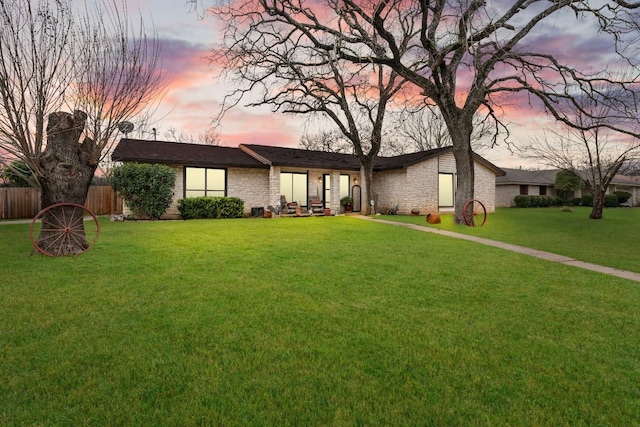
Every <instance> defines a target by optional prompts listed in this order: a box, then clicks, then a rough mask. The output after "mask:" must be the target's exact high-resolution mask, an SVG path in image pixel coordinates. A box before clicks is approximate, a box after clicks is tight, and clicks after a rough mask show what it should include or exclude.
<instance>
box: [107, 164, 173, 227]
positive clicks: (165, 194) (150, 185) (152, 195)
mask: <svg viewBox="0 0 640 427" xmlns="http://www.w3.org/2000/svg"><path fill="white" fill-rule="evenodd" d="M175 182H176V171H175V169H173V168H171V167H169V166H166V165H159V164H150V163H125V164H123V165H122V166H117V167H115V168H113V169H112V170H111V173H110V174H109V184H111V186H112V187H113V189H114V190H116V191H117V192H118V193H120V196H122V198H123V199H124V200H125V201H126V202H127V206H129V208H130V209H131V210H132V211H133V213H134V214H135V215H136V216H143V217H144V216H148V217H149V218H151V219H158V218H160V215H162V214H163V213H164V212H165V211H166V210H167V208H169V206H171V199H172V197H173V187H174V185H175Z"/></svg>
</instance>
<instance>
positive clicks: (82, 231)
mask: <svg viewBox="0 0 640 427" xmlns="http://www.w3.org/2000/svg"><path fill="white" fill-rule="evenodd" d="M98 236H100V223H99V222H98V219H97V218H96V216H95V215H94V214H93V213H92V212H91V211H90V210H88V209H87V208H85V207H84V206H82V205H78V204H75V203H56V204H54V205H51V206H48V207H46V208H44V209H42V210H41V211H40V212H38V214H37V215H36V216H35V218H33V221H31V227H30V228H29V237H30V238H31V242H32V243H33V247H34V248H35V249H36V250H37V251H38V252H40V253H43V254H44V255H47V256H51V257H54V256H64V255H80V254H81V253H84V252H86V251H88V250H89V249H91V247H93V245H95V243H96V242H97V241H98Z"/></svg>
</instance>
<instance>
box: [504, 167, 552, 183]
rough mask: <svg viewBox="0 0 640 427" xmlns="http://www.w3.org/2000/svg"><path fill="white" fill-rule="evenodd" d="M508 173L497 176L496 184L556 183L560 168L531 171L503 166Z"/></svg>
mask: <svg viewBox="0 0 640 427" xmlns="http://www.w3.org/2000/svg"><path fill="white" fill-rule="evenodd" d="M503 170H504V171H505V172H506V175H504V176H499V177H496V185H507V184H512V185H513V184H522V185H554V184H555V182H556V175H557V174H558V172H559V171H560V170H559V169H550V170H537V171H530V170H524V169H507V168H503Z"/></svg>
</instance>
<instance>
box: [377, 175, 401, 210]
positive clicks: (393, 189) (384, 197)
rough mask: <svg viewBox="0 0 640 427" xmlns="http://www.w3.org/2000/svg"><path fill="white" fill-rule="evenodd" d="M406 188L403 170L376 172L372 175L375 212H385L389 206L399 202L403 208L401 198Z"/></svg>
mask: <svg viewBox="0 0 640 427" xmlns="http://www.w3.org/2000/svg"><path fill="white" fill-rule="evenodd" d="M406 189H407V174H406V171H405V170H392V171H386V172H376V173H374V175H373V193H374V197H375V201H376V205H375V209H376V212H379V213H386V212H387V210H388V209H389V208H391V207H392V206H394V205H396V204H399V205H400V209H404V208H405V206H404V203H403V200H404V199H405V194H404V192H405V190H406Z"/></svg>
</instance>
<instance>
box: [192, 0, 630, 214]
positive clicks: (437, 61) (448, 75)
mask: <svg viewBox="0 0 640 427" xmlns="http://www.w3.org/2000/svg"><path fill="white" fill-rule="evenodd" d="M191 2H192V3H195V2H197V0H192V1H191ZM592 3H593V4H592ZM638 7H639V5H638V4H637V3H628V2H623V1H620V0H612V1H605V2H604V3H603V2H591V1H589V0H580V1H578V0H563V1H558V2H547V3H540V2H535V1H533V2H532V1H528V0H515V1H513V2H511V3H509V4H508V5H507V4H502V3H496V2H489V3H488V2H484V1H480V0H445V1H440V2H430V1H426V0H415V1H409V2H407V1H406V0H381V1H374V2H362V1H360V0H340V1H337V0H321V1H305V0H257V1H255V2H244V1H240V2H231V1H229V2H225V1H222V4H220V3H218V6H217V7H214V8H211V9H210V11H211V13H212V14H214V15H215V16H218V17H220V18H221V21H222V23H223V25H224V26H225V29H226V31H225V35H224V41H225V43H226V47H227V48H230V49H233V48H234V47H238V46H239V44H238V41H239V40H242V39H244V40H246V45H251V47H252V49H251V50H250V52H247V55H259V52H264V53H265V55H269V54H270V52H269V51H270V50H278V49H281V48H282V46H283V45H282V44H281V43H276V42H274V40H273V39H272V38H270V37H265V35H266V34H273V35H278V38H279V39H280V41H282V43H284V42H285V41H289V42H291V43H294V44H295V45H297V46H305V47H308V46H313V47H314V48H315V49H316V50H319V51H324V52H326V54H327V55H331V56H332V57H333V58H337V59H341V60H344V61H348V62H351V63H353V64H382V65H385V66H387V67H390V68H392V69H393V70H394V71H395V72H396V73H397V74H398V75H399V76H401V77H402V78H404V79H407V80H409V81H411V82H412V83H413V84H415V85H416V86H417V87H418V88H419V89H420V91H421V93H422V94H423V96H424V97H425V98H427V99H428V100H429V101H430V102H431V103H433V104H435V105H436V106H437V107H438V109H439V111H440V113H441V114H442V117H443V119H444V121H445V123H446V125H447V129H448V131H449V135H450V137H451V141H452V144H453V152H454V155H455V158H456V167H457V173H458V175H457V176H458V184H457V192H456V197H455V205H456V211H455V221H456V222H457V223H463V216H462V207H463V205H464V203H465V202H466V200H468V199H471V198H473V186H474V172H473V171H474V169H473V151H472V145H471V136H472V133H473V120H474V119H473V118H474V115H475V114H476V112H478V111H480V110H485V111H486V112H487V113H486V115H488V116H491V117H492V118H493V119H494V125H495V127H496V130H501V131H505V132H507V136H508V131H507V129H506V126H505V124H504V123H502V122H501V121H500V117H499V116H498V114H496V110H495V108H496V106H498V105H500V104H501V103H502V102H504V101H505V98H506V97H507V96H509V95H512V94H517V93H526V94H529V96H531V99H533V100H537V102H538V103H539V104H541V105H542V106H543V108H544V109H545V110H546V111H547V112H548V113H549V114H551V115H552V116H553V117H555V118H556V119H557V120H559V121H562V122H564V123H567V124H571V125H574V126H579V125H578V124H575V123H571V121H570V118H569V117H567V116H566V115H564V114H563V112H562V110H560V109H558V107H557V106H558V105H559V102H562V101H565V102H569V103H571V102H572V100H573V99H574V98H575V97H576V96H581V95H586V96H593V93H592V91H591V87H592V86H593V84H594V83H595V82H607V83H608V84H610V85H612V86H618V87H621V88H623V89H625V90H626V91H627V92H633V91H634V90H635V87H634V85H633V83H637V81H638V77H637V74H636V77H633V78H630V79H628V78H624V77H623V76H621V75H620V74H617V73H614V72H611V71H610V70H608V69H600V70H598V71H597V72H595V73H592V74H588V73H587V70H580V69H578V68H576V66H575V65H572V64H571V63H570V62H569V59H566V60H563V59H562V58H559V57H557V56H554V55H553V52H552V51H551V50H550V48H549V47H548V46H547V45H545V44H537V45H535V48H534V47H533V46H534V44H532V43H531V41H532V38H533V34H535V32H537V31H541V27H543V25H545V24H546V23H547V22H552V21H553V20H561V21H562V22H563V27H565V28H571V27H572V23H574V22H577V23H580V24H581V25H583V24H584V23H592V24H593V25H594V26H597V28H598V29H599V30H600V31H599V34H600V36H602V37H610V39H611V40H612V41H613V45H614V49H612V50H614V52H612V53H613V54H617V55H618V57H619V58H621V60H622V61H623V62H624V63H625V64H626V66H628V67H637V62H634V61H635V60H634V57H635V54H636V50H635V49H636V48H637V47H634V43H635V42H636V41H637V37H638V31H639V29H638V27H639V25H640V24H639V23H640V20H638V17H637V13H636V11H635V10H636V9H637V8H638ZM555 31H558V32H560V31H561V29H559V28H558V29H555ZM594 33H595V32H594ZM636 46H637V45H636ZM588 48H589V46H588ZM303 57H304V55H303V53H301V54H300V55H299V56H298V57H297V59H300V58H303ZM255 59H256V60H258V58H255ZM231 65H233V64H231ZM252 71H253V70H250V69H247V70H246V72H244V73H240V74H239V75H240V77H241V78H249V80H251V79H252V78H253V81H254V82H256V83H260V82H265V80H264V79H263V80H259V81H258V80H256V79H255V78H254V77H255V75H253V74H252ZM279 71H280V70H279V69H274V70H273V72H274V74H275V73H278V72H279ZM463 76H465V77H466V78H463ZM625 100H626V101H625V102H618V100H616V99H611V98H609V99H607V102H608V103H609V104H610V105H611V106H612V107H614V110H612V111H615V113H616V114H615V115H616V116H617V118H622V117H625V118H627V119H630V118H631V117H637V113H636V106H635V103H634V102H633V98H632V97H631V96H628V97H625ZM606 126H608V127H609V128H610V129H613V130H616V131H619V132H623V133H628V134H629V133H633V132H634V131H633V130H630V129H629V127H628V126H626V125H625V124H623V123H621V122H620V121H619V120H612V121H609V122H608V123H607V124H606ZM499 134H500V133H499V132H495V133H494V138H497V135H499Z"/></svg>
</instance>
